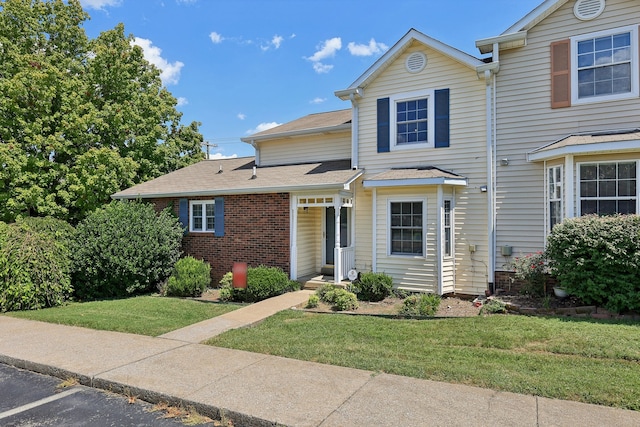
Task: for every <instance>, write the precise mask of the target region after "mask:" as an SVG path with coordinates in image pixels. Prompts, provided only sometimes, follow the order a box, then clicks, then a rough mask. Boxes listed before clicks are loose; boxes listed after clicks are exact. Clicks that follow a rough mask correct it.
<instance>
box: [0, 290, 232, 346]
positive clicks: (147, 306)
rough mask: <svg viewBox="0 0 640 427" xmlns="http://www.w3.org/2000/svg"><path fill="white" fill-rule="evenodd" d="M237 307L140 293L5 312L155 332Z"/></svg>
mask: <svg viewBox="0 0 640 427" xmlns="http://www.w3.org/2000/svg"><path fill="white" fill-rule="evenodd" d="M238 307H240V306H239V305H234V304H213V303H206V302H201V301H193V300H184V299H177V298H165V297H156V296H140V297H135V298H127V299H117V300H105V301H92V302H82V303H71V304H68V305H65V306H62V307H54V308H45V309H42V310H32V311H18V312H11V313H7V315H8V316H12V317H19V318H22V319H31V320H40V321H43V322H49V323H60V324H64V325H73V326H83V327H86V328H93V329H102V330H107V331H118V332H129V333H132V334H140V335H149V336H158V335H162V334H164V333H166V332H169V331H173V330H176V329H180V328H182V327H185V326H188V325H191V324H193V323H197V322H200V321H202V320H206V319H210V318H212V317H216V316H220V315H221V314H224V313H228V312H230V311H233V310H235V309H236V308H238Z"/></svg>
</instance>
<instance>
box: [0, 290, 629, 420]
mask: <svg viewBox="0 0 640 427" xmlns="http://www.w3.org/2000/svg"><path fill="white" fill-rule="evenodd" d="M302 292H304V291H302ZM307 297H308V296H305V295H304V294H303V293H293V294H291V295H289V296H288V297H286V298H280V299H275V300H269V301H266V302H264V304H261V305H258V304H255V305H252V306H250V307H247V310H245V309H244V308H243V309H241V310H244V312H241V313H238V312H240V310H237V311H236V312H235V313H237V314H236V317H228V316H227V315H225V316H227V317H224V316H220V317H221V318H222V317H224V318H223V319H221V320H219V321H218V322H214V321H213V320H215V319H212V320H209V321H205V322H202V323H200V324H198V325H194V326H191V327H188V328H185V329H182V330H181V331H183V332H184V334H179V333H177V331H174V332H172V333H170V334H166V335H165V336H164V337H157V338H152V337H146V336H140V335H132V334H124V333H118V332H106V331H95V330H89V329H84V328H78V327H71V326H61V325H54V324H48V323H41V322H34V321H28V320H21V319H14V318H11V317H7V316H0V363H6V364H10V365H14V366H17V367H19V368H24V369H29V370H33V371H37V372H42V373H45V374H49V375H55V376H58V377H61V378H67V377H70V376H73V377H77V378H79V380H80V382H81V383H82V384H84V385H89V386H93V387H98V388H103V389H107V390H112V391H116V392H118V391H119V392H124V391H126V392H127V393H131V394H133V395H136V396H138V397H139V398H140V399H143V400H148V401H150V402H158V401H165V402H168V403H170V404H179V403H184V404H186V405H193V406H194V407H195V408H196V409H197V410H199V411H200V412H201V413H203V414H206V415H209V416H212V417H214V418H217V417H218V416H219V411H221V410H222V411H223V412H224V414H225V416H226V417H227V418H229V419H232V420H233V421H234V426H236V427H238V426H273V425H276V424H277V425H286V426H321V427H329V426H386V425H398V426H532V427H534V426H542V427H544V426H638V425H640V412H635V411H625V410H620V409H614V408H609V407H604V406H597V405H587V404H583V403H577V402H569V401H561V400H553V399H546V398H541V397H535V396H526V395H518V394H513V393H505V392H496V391H493V390H487V389H481V388H476V387H469V386H464V385H457V384H447V383H438V382H433V381H427V380H419V379H415V378H408V377H402V376H396V375H388V374H378V373H374V372H371V371H364V370H358V369H351V368H342V367H337V366H331V365H322V364H318V363H312V362H302V361H298V360H293V359H285V358H282V357H275V356H269V355H263V354H256V353H248V352H245V351H239V350H229V349H224V348H218V347H211V346H206V345H201V344H197V343H194V342H197V340H199V339H200V338H201V337H202V336H206V338H208V337H210V336H212V335H215V333H213V334H212V335H207V334H209V333H210V332H211V331H214V332H215V331H219V330H222V329H225V330H226V328H228V327H232V326H233V327H237V326H245V325H247V324H250V323H253V322H255V321H259V320H260V319H261V318H263V316H267V315H269V313H271V311H272V310H276V311H277V309H278V307H281V306H284V308H287V307H290V306H291V305H295V304H297V303H292V301H295V300H299V299H302V301H305V300H306V298H307ZM251 307H254V308H255V310H251V309H250V308H251ZM260 313H262V314H260ZM229 314H232V313H229ZM200 327H201V328H202V329H201V330H200V331H198V329H199V328H200Z"/></svg>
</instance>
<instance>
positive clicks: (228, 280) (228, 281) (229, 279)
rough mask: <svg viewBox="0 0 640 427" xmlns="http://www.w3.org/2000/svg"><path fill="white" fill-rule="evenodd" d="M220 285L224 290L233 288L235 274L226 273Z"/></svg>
mask: <svg viewBox="0 0 640 427" xmlns="http://www.w3.org/2000/svg"><path fill="white" fill-rule="evenodd" d="M218 285H219V286H220V287H221V288H224V287H225V286H229V287H231V286H233V273H232V272H230V271H229V272H228V273H225V274H224V276H222V279H220V281H219V282H218Z"/></svg>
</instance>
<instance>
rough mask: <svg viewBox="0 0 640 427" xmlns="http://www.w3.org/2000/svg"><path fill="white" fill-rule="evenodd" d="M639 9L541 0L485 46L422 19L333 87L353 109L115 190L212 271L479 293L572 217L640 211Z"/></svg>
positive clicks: (611, 1)
mask: <svg viewBox="0 0 640 427" xmlns="http://www.w3.org/2000/svg"><path fill="white" fill-rule="evenodd" d="M638 25H640V2H637V1H616V0H607V1H606V2H605V0H578V1H566V0H565V1H545V2H543V3H542V4H541V5H540V6H538V7H537V8H536V9H535V10H533V11H532V12H531V13H530V14H528V15H527V16H525V17H524V18H523V19H522V20H520V21H519V22H517V23H516V24H515V25H513V26H512V27H511V28H509V29H508V30H507V31H505V32H504V33H503V34H502V35H499V36H496V37H492V38H488V39H483V40H478V41H477V42H476V45H477V46H478V48H479V49H480V52H481V53H482V54H485V55H486V54H490V56H488V57H486V58H484V59H478V58H475V57H472V56H470V55H468V54H466V53H463V52H461V51H459V50H457V49H455V48H452V47H450V46H447V45H445V44H443V43H441V42H439V41H437V40H435V39H432V38H430V37H428V36H426V35H425V34H423V33H421V32H419V31H416V30H413V29H412V30H410V31H409V32H408V33H407V34H406V35H405V36H404V37H403V38H402V39H401V40H400V41H398V43H396V44H395V45H394V46H393V47H392V48H391V49H389V50H388V51H387V52H386V53H385V54H384V55H383V56H381V57H380V58H379V59H378V61H376V62H375V63H374V64H373V65H372V66H371V67H370V68H369V69H368V70H366V71H365V72H364V73H363V74H362V75H361V76H360V77H358V78H357V79H356V80H355V81H354V82H353V83H352V84H351V85H349V86H348V87H347V88H346V89H343V90H339V91H337V92H336V95H337V96H338V97H339V98H340V99H343V100H345V101H348V102H350V104H351V108H350V109H347V110H341V111H333V112H327V113H319V114H312V115H309V116H306V117H303V118H300V119H298V120H294V121H292V122H289V123H286V124H284V125H281V126H278V127H276V128H273V129H270V130H267V131H264V132H260V133H257V134H254V135H252V136H249V137H247V138H243V141H244V142H246V143H249V144H251V145H252V146H253V147H254V149H255V152H256V156H255V158H253V157H252V158H241V159H228V160H205V161H202V162H200V163H198V164H196V165H192V166H189V167H187V168H184V169H181V170H179V171H176V172H173V173H171V174H168V175H165V176H163V177H160V178H157V179H155V180H152V181H149V182H147V183H143V184H140V185H137V186H135V187H132V188H129V189H127V190H124V191H122V192H119V193H117V194H115V195H114V196H113V197H114V198H116V199H137V198H140V199H144V200H148V201H151V202H153V203H155V204H156V207H157V208H158V209H162V208H164V207H167V206H172V207H173V210H174V212H175V213H176V215H178V216H179V217H180V218H181V221H182V222H183V224H184V226H185V229H186V236H185V240H184V249H185V252H186V253H188V254H190V255H193V256H195V257H198V258H202V259H205V260H206V261H208V262H210V263H211V265H212V274H213V275H214V276H215V278H219V277H220V276H222V274H224V273H225V272H227V271H230V270H231V267H232V264H233V262H235V261H242V262H247V263H249V264H250V265H258V264H266V265H275V266H279V267H282V268H283V269H284V270H285V271H287V272H289V274H290V276H291V278H292V279H298V280H302V279H303V278H307V277H311V276H315V275H318V274H324V275H325V276H333V278H332V280H333V281H335V282H340V281H342V280H345V279H346V278H347V276H348V272H349V271H350V270H353V269H355V270H357V271H377V272H384V273H387V274H389V275H391V276H392V277H393V280H394V284H395V286H396V287H399V288H402V289H407V290H411V291H420V292H431V293H438V294H446V293H458V294H469V295H476V294H481V293H484V290H485V289H487V288H489V289H492V288H494V287H496V286H503V285H506V284H507V283H508V276H509V274H511V273H510V272H509V270H510V268H509V263H510V261H512V259H513V257H514V256H519V255H520V254H525V253H530V252H534V251H539V250H543V249H544V243H545V237H546V235H547V233H548V232H549V231H550V230H551V228H552V227H553V225H554V224H556V223H558V222H560V221H562V220H563V219H564V218H569V217H574V216H579V215H584V214H588V213H598V214H608V213H616V212H618V213H637V212H638V209H639V206H638V203H639V202H638V200H639V198H638V191H639V190H638V186H637V176H638V167H639V166H638V164H639V161H640V129H639V128H640V122H639V120H638V119H640V109H639V108H638V107H640V93H639V91H640V75H639V74H640V73H639V72H638V70H639V67H640V64H639V63H638V61H640V58H639V54H638V52H639V49H640V46H639V42H638V40H639V37H640V30H639V29H638Z"/></svg>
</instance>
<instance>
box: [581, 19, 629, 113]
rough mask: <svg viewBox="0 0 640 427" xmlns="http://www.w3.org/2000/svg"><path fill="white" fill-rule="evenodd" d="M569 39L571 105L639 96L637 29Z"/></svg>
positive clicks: (620, 29)
mask: <svg viewBox="0 0 640 427" xmlns="http://www.w3.org/2000/svg"><path fill="white" fill-rule="evenodd" d="M571 40H572V67H571V69H572V79H571V80H572V91H571V93H572V103H573V104H580V103H584V102H593V101H606V100H613V99H621V98H628V97H631V96H635V97H637V96H638V54H637V51H638V44H637V40H638V33H637V27H635V26H633V27H625V28H619V29H616V30H611V31H601V32H598V33H592V34H586V35H583V36H577V37H573V38H572V39H571Z"/></svg>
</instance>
